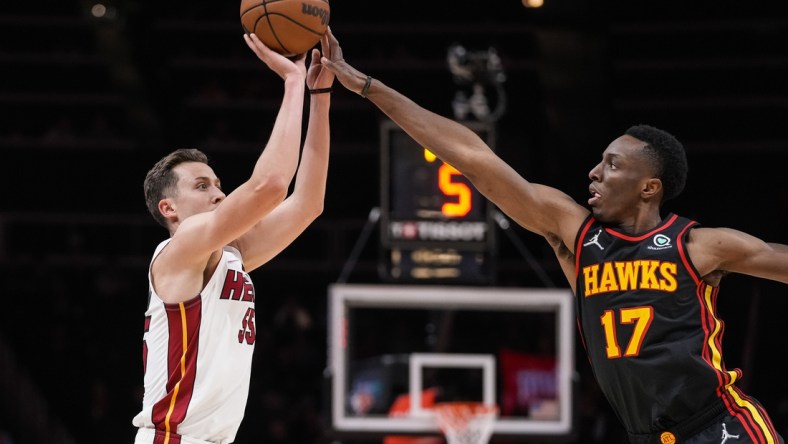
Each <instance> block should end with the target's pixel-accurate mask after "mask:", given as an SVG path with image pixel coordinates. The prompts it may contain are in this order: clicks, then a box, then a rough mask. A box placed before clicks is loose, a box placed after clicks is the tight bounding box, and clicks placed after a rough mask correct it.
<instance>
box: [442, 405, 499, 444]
mask: <svg viewBox="0 0 788 444" xmlns="http://www.w3.org/2000/svg"><path fill="white" fill-rule="evenodd" d="M433 411H434V412H435V418H436V419H437V421H438V426H440V428H441V430H442V431H443V434H444V435H445V436H446V441H447V442H448V444H486V443H487V441H489V440H490V436H492V432H493V426H494V425H495V419H496V418H497V417H498V407H497V406H495V405H487V404H482V403H480V402H445V403H440V404H437V405H435V407H434V408H433Z"/></svg>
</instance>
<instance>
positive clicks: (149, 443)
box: [134, 429, 217, 444]
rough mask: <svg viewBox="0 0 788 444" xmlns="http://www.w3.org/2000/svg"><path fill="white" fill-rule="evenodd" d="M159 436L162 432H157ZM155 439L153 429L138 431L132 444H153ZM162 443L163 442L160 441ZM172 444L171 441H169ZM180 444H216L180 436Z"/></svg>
mask: <svg viewBox="0 0 788 444" xmlns="http://www.w3.org/2000/svg"><path fill="white" fill-rule="evenodd" d="M159 433H160V434H161V433H162V432H161V431H159ZM155 438H156V430H154V429H138V430H137V437H136V438H134V444H154V442H155V441H154V439H155ZM162 442H163V441H162ZM170 442H171V443H172V441H170ZM181 444H217V443H213V442H210V441H203V440H202V439H197V438H191V437H188V436H183V435H181Z"/></svg>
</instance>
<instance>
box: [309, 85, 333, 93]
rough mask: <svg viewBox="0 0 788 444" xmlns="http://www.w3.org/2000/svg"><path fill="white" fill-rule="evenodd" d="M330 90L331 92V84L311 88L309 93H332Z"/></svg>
mask: <svg viewBox="0 0 788 444" xmlns="http://www.w3.org/2000/svg"><path fill="white" fill-rule="evenodd" d="M330 92H331V87H330V86H329V87H328V88H315V89H310V90H309V94H323V93H330Z"/></svg>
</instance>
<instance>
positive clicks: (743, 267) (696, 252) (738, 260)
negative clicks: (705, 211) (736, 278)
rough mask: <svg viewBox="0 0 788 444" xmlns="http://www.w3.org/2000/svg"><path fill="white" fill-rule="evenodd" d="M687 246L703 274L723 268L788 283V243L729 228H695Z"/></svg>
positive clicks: (710, 274)
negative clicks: (760, 237)
mask: <svg viewBox="0 0 788 444" xmlns="http://www.w3.org/2000/svg"><path fill="white" fill-rule="evenodd" d="M687 250H688V252H689V255H690V258H691V259H692V262H693V264H694V265H695V268H697V269H698V272H699V273H700V274H701V277H706V276H714V272H716V271H722V272H731V273H741V274H747V275H750V276H757V277H761V278H765V279H771V280H774V281H778V282H783V283H786V284H788V245H783V244H777V243H767V242H764V241H762V240H761V239H759V238H757V237H755V236H752V235H750V234H747V233H744V232H741V231H738V230H734V229H730V228H696V229H694V230H692V231H691V232H690V238H689V243H688V244H687ZM707 280H708V279H707ZM710 283H712V284H716V282H713V281H712V282H710Z"/></svg>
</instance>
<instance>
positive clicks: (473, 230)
mask: <svg viewBox="0 0 788 444" xmlns="http://www.w3.org/2000/svg"><path fill="white" fill-rule="evenodd" d="M466 126H468V127H469V128H471V129H472V130H474V131H475V132H476V133H477V134H478V135H479V136H480V137H481V138H482V139H484V140H485V141H486V142H487V144H488V145H490V146H494V145H493V137H494V133H493V128H492V126H491V125H489V124H486V123H482V122H467V123H466ZM380 177H381V217H380V222H381V223H380V229H381V233H380V234H381V236H380V238H381V244H382V248H381V252H382V257H381V261H382V263H383V267H382V268H381V274H382V276H381V277H382V278H384V279H385V280H389V281H411V282H420V283H428V282H441V283H448V282H458V283H459V282H463V283H489V282H490V280H491V279H492V271H493V264H492V258H493V254H492V253H493V249H494V245H495V239H494V234H495V232H494V230H493V226H494V225H493V223H492V219H491V212H490V211H489V210H490V208H489V206H490V205H491V204H490V203H489V202H488V201H487V200H486V198H485V197H484V196H482V195H481V194H480V193H479V192H478V191H477V190H476V189H475V188H474V187H473V185H472V184H471V183H470V181H468V179H467V178H466V177H465V176H463V175H462V173H460V172H459V171H457V169H455V168H454V167H452V166H451V165H449V164H446V163H444V162H443V161H441V160H440V159H438V158H437V157H435V155H434V154H433V153H432V152H431V151H430V150H429V147H423V146H420V145H419V144H418V143H416V141H414V140H413V139H412V138H411V137H410V136H408V134H407V133H405V132H404V131H403V130H402V129H401V128H399V127H398V126H397V125H396V124H394V123H393V122H391V121H384V122H383V123H382V124H381V174H380Z"/></svg>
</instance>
